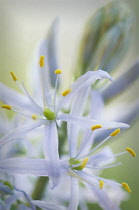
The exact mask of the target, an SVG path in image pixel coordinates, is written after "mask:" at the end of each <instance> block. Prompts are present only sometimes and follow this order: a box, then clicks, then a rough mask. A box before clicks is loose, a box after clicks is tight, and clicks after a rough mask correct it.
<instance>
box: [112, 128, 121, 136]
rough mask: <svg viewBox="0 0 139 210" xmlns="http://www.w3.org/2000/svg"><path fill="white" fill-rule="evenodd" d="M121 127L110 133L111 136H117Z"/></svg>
mask: <svg viewBox="0 0 139 210" xmlns="http://www.w3.org/2000/svg"><path fill="white" fill-rule="evenodd" d="M120 131H121V129H120V128H118V129H116V130H115V131H114V132H113V133H111V134H110V136H117V135H118V134H119V133H120Z"/></svg>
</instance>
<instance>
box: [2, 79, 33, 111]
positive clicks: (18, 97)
mask: <svg viewBox="0 0 139 210" xmlns="http://www.w3.org/2000/svg"><path fill="white" fill-rule="evenodd" d="M0 100H1V101H3V102H4V103H5V104H9V105H11V106H13V107H14V108H17V109H22V110H24V109H26V110H29V111H31V110H32V109H33V106H31V105H30V104H29V103H28V100H27V98H26V97H25V96H24V95H22V94H20V93H18V92H17V91H15V90H13V89H12V88H9V87H7V86H6V85H4V84H2V83H0Z"/></svg>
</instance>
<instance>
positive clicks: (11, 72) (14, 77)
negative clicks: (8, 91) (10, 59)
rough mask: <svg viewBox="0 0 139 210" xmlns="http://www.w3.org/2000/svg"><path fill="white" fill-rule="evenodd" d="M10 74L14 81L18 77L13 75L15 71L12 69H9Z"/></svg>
mask: <svg viewBox="0 0 139 210" xmlns="http://www.w3.org/2000/svg"><path fill="white" fill-rule="evenodd" d="M10 74H11V76H12V78H13V80H14V81H15V82H16V81H17V80H18V79H17V76H16V75H15V73H14V72H13V71H10Z"/></svg>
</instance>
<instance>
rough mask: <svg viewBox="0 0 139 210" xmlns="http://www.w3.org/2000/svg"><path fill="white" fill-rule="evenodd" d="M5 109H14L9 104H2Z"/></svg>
mask: <svg viewBox="0 0 139 210" xmlns="http://www.w3.org/2000/svg"><path fill="white" fill-rule="evenodd" d="M1 107H2V108H3V109H8V110H12V107H11V106H10V105H8V104H4V105H2V106H1Z"/></svg>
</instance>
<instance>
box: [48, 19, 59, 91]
mask: <svg viewBox="0 0 139 210" xmlns="http://www.w3.org/2000/svg"><path fill="white" fill-rule="evenodd" d="M58 23H59V18H56V19H55V20H54V22H53V24H52V26H51V28H50V30H49V33H48V35H47V40H48V53H47V56H48V66H49V75H50V82H51V85H52V86H53V87H55V82H56V74H54V71H55V70H56V69H58V60H59V59H58V49H57V38H58Z"/></svg>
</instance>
